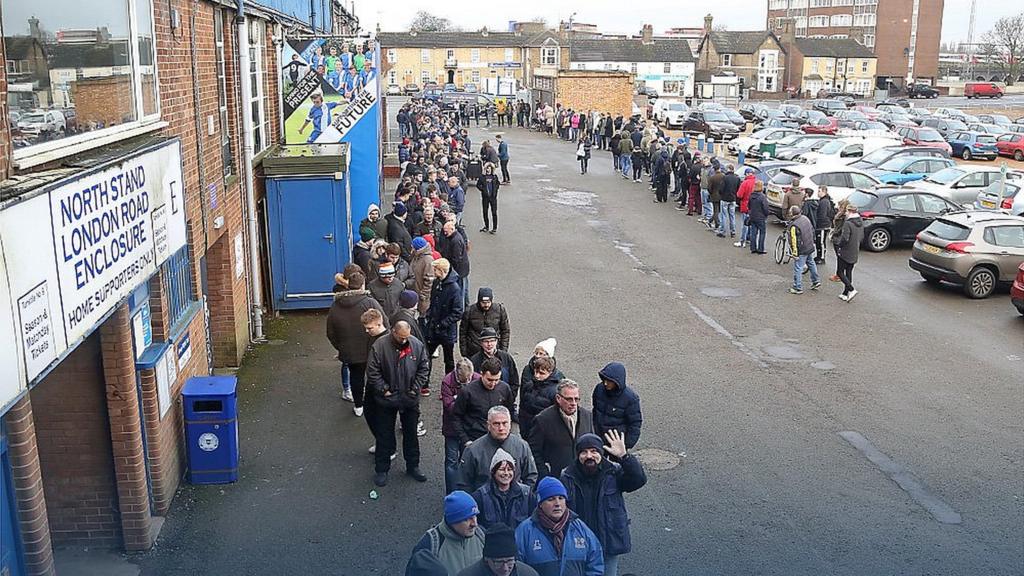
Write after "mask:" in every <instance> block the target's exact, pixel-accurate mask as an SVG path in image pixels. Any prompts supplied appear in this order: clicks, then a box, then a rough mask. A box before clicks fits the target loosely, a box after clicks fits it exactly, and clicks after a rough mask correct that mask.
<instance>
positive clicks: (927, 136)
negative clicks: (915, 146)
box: [917, 128, 943, 142]
mask: <svg viewBox="0 0 1024 576" xmlns="http://www.w3.org/2000/svg"><path fill="white" fill-rule="evenodd" d="M917 139H918V140H919V141H921V142H942V141H943V140H942V135H941V134H939V133H938V131H936V130H935V129H933V128H922V129H920V130H918V131H917Z"/></svg>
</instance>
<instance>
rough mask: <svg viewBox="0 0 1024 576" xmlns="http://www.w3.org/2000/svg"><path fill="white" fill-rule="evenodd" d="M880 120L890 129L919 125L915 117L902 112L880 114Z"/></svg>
mask: <svg viewBox="0 0 1024 576" xmlns="http://www.w3.org/2000/svg"><path fill="white" fill-rule="evenodd" d="M878 121H879V122H881V123H882V124H885V125H886V126H888V127H889V128H890V129H895V128H898V127H900V126H917V122H914V118H913V117H911V116H909V115H907V114H904V113H902V112H887V113H885V114H882V115H881V116H879V118H878Z"/></svg>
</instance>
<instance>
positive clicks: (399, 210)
mask: <svg viewBox="0 0 1024 576" xmlns="http://www.w3.org/2000/svg"><path fill="white" fill-rule="evenodd" d="M394 212H395V216H399V217H401V216H405V215H406V213H407V212H409V211H408V210H407V209H406V208H405V204H404V203H402V202H395V210H394Z"/></svg>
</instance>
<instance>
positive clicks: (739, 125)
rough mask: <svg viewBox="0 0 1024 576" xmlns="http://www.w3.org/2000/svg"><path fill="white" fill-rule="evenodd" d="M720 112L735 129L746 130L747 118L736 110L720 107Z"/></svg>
mask: <svg viewBox="0 0 1024 576" xmlns="http://www.w3.org/2000/svg"><path fill="white" fill-rule="evenodd" d="M721 112H722V114H725V115H726V117H728V118H729V121H730V122H732V123H733V124H735V125H736V129H737V130H739V131H740V132H746V130H747V119H746V118H744V117H743V115H742V114H740V113H739V112H738V111H736V110H733V109H732V108H722V109H721Z"/></svg>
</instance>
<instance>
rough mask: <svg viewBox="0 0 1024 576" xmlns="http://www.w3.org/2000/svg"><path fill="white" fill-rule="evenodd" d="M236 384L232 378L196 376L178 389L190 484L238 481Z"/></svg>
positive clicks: (235, 380)
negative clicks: (179, 391)
mask: <svg viewBox="0 0 1024 576" xmlns="http://www.w3.org/2000/svg"><path fill="white" fill-rule="evenodd" d="M237 384H238V380H237V378H235V377H234V376H198V377H194V378H189V379H188V381H187V382H185V386H184V387H183V388H182V391H181V397H182V401H183V403H184V410H185V443H186V446H187V449H186V451H185V452H186V454H187V455H188V475H187V478H188V481H189V482H191V483H192V484H230V483H231V482H235V481H237V480H238V396H237V395H236V393H235V388H236V386H237Z"/></svg>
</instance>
